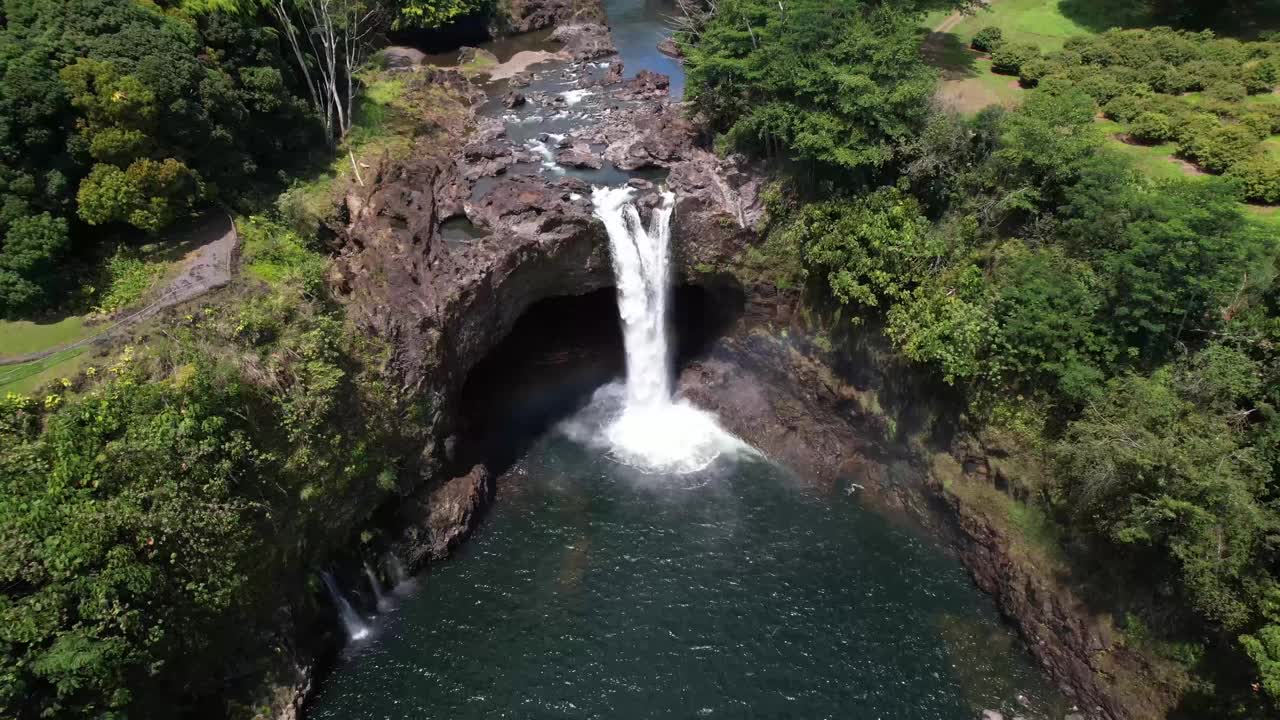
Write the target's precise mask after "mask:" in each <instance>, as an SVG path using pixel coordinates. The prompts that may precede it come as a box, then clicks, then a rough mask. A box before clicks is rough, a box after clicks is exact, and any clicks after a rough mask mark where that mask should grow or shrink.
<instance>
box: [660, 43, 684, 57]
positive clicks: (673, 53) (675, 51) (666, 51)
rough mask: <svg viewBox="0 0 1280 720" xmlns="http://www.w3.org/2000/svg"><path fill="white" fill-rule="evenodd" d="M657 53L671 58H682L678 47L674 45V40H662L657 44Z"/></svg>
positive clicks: (682, 55) (682, 54)
mask: <svg viewBox="0 0 1280 720" xmlns="http://www.w3.org/2000/svg"><path fill="white" fill-rule="evenodd" d="M658 52H660V53H662V54H663V55H666V56H667V57H672V58H677V59H679V58H683V57H684V53H683V52H681V51H680V46H679V45H678V44H677V43H676V40H675V38H663V39H662V42H660V43H658Z"/></svg>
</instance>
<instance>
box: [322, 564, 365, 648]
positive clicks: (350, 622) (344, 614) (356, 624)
mask: <svg viewBox="0 0 1280 720" xmlns="http://www.w3.org/2000/svg"><path fill="white" fill-rule="evenodd" d="M320 578H321V579H323V580H324V586H325V588H326V589H327V590H328V591H329V599H330V600H332V601H333V606H334V607H335V608H337V609H338V619H339V620H341V621H342V629H343V630H346V631H347V637H349V638H351V639H352V640H363V639H364V638H366V637H368V635H369V626H368V625H365V624H364V620H361V619H360V616H359V615H358V614H357V613H356V611H355V609H354V608H352V607H351V603H349V602H347V599H346V598H345V597H343V596H342V591H340V590H339V589H338V585H337V583H335V582H334V581H333V576H332V575H330V574H329V573H327V572H322V573H320Z"/></svg>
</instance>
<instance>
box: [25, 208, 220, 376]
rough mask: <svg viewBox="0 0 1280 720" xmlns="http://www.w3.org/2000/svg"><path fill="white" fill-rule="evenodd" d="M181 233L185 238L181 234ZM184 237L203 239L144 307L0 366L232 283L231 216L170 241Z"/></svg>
mask: <svg viewBox="0 0 1280 720" xmlns="http://www.w3.org/2000/svg"><path fill="white" fill-rule="evenodd" d="M183 235H185V236H187V237H183ZM186 239H193V240H202V241H203V242H201V243H200V245H199V246H198V247H197V248H196V249H195V250H194V251H192V252H191V253H190V254H189V255H188V257H187V258H186V260H185V261H184V265H183V268H182V270H181V271H179V273H178V275H177V276H176V277H174V278H173V279H172V280H170V281H169V284H168V285H167V286H166V287H165V288H164V290H163V291H162V292H161V293H160V294H159V295H158V296H157V297H156V299H155V300H154V301H152V302H151V303H150V304H148V305H147V306H146V307H143V308H141V309H139V310H135V311H133V312H131V313H129V314H128V315H125V316H124V317H122V318H120V319H119V320H116V321H115V322H113V323H112V324H111V325H109V326H107V327H106V328H104V329H103V330H102V331H101V332H98V333H95V334H94V335H92V336H91V337H87V338H83V339H81V340H77V341H76V342H72V343H66V344H63V345H58V346H55V347H51V348H47V349H45V350H41V351H40V352H34V353H28V354H26V355H19V356H16V357H6V358H0V366H5V365H20V364H22V363H28V362H32V361H35V360H40V359H43V358H46V357H49V356H50V355H53V354H55V353H60V352H64V351H66V350H72V349H74V348H77V347H81V346H84V345H89V344H91V343H97V342H102V341H105V340H107V339H109V338H111V337H113V336H115V335H118V334H120V333H122V332H124V331H126V330H128V329H130V328H132V327H133V326H135V325H137V324H138V323H140V322H142V321H143V320H146V319H147V318H150V317H152V316H154V315H156V314H157V313H159V312H160V311H161V310H164V309H165V308H169V307H173V306H174V305H177V304H179V303H183V302H186V301H188V300H191V299H192V298H196V297H199V296H201V295H203V294H205V293H207V292H210V291H211V290H216V289H218V288H220V287H223V286H224V285H226V284H227V283H228V282H231V263H232V259H233V256H234V254H235V250H236V247H237V246H238V245H239V243H240V238H239V236H238V235H237V234H236V225H235V222H233V221H232V219H231V216H230V215H224V214H221V213H219V214H217V215H214V216H212V217H210V218H209V219H208V220H206V221H205V222H203V223H201V224H200V225H197V226H195V227H194V228H191V229H190V230H187V231H185V233H182V234H180V235H179V237H177V238H171V239H170V240H171V241H173V242H177V241H181V240H186Z"/></svg>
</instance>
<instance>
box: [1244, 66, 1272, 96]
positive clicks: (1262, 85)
mask: <svg viewBox="0 0 1280 720" xmlns="http://www.w3.org/2000/svg"><path fill="white" fill-rule="evenodd" d="M1240 81H1241V82H1242V83H1244V87H1245V89H1246V90H1248V92H1249V94H1250V95H1258V94H1261V93H1269V92H1271V91H1272V89H1274V88H1275V86H1276V83H1277V82H1280V72H1278V68H1277V66H1276V61H1275V60H1250V61H1249V62H1247V63H1245V64H1244V72H1243V73H1241V76H1240Z"/></svg>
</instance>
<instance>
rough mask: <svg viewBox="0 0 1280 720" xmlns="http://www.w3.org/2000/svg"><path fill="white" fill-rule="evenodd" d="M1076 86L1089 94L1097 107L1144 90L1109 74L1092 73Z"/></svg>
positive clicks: (1081, 79)
mask: <svg viewBox="0 0 1280 720" xmlns="http://www.w3.org/2000/svg"><path fill="white" fill-rule="evenodd" d="M1076 86H1077V87H1079V88H1080V89H1081V90H1084V91H1085V92H1087V93H1089V95H1090V97H1092V98H1093V99H1094V101H1095V102H1097V103H1098V104H1099V105H1105V104H1106V103H1108V102H1110V101H1111V100H1112V99H1113V98H1117V97H1119V96H1121V95H1126V94H1137V93H1140V92H1142V91H1143V90H1144V89H1145V88H1143V87H1141V86H1134V85H1128V84H1125V83H1124V82H1122V81H1121V80H1120V79H1119V78H1117V77H1116V76H1115V75H1113V74H1112V73H1109V72H1094V73H1089V74H1087V75H1085V76H1084V77H1082V78H1080V79H1079V80H1077V81H1076Z"/></svg>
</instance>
